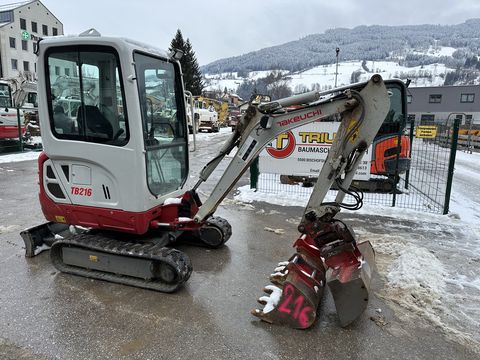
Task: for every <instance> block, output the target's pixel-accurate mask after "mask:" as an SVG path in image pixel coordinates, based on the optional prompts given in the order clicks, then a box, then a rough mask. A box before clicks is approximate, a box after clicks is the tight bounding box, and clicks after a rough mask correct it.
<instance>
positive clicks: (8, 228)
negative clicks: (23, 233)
mask: <svg viewBox="0 0 480 360" xmlns="http://www.w3.org/2000/svg"><path fill="white" fill-rule="evenodd" d="M18 229H19V227H18V226H17V225H0V234H6V233H10V232H13V231H15V230H18Z"/></svg>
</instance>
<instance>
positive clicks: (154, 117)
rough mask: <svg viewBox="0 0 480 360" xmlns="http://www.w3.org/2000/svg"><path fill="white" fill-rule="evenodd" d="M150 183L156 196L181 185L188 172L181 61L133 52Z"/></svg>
mask: <svg viewBox="0 0 480 360" xmlns="http://www.w3.org/2000/svg"><path fill="white" fill-rule="evenodd" d="M134 60H135V67H136V75H137V86H138V94H139V98H140V99H139V100H140V108H141V114H142V125H143V137H144V145H145V157H146V158H145V161H146V169H147V184H148V187H149V189H150V192H151V193H152V194H153V195H155V196H162V195H165V194H168V193H171V192H173V191H175V190H177V189H179V188H181V187H182V186H183V184H184V182H185V181H186V179H187V175H188V142H187V139H188V138H187V136H188V131H187V122H186V115H185V104H184V93H183V85H182V80H181V75H180V68H179V66H178V63H176V62H172V61H170V60H166V59H162V58H158V57H155V56H152V55H147V54H144V53H140V52H136V53H134Z"/></svg>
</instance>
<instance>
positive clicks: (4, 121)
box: [0, 80, 25, 139]
mask: <svg viewBox="0 0 480 360" xmlns="http://www.w3.org/2000/svg"><path fill="white" fill-rule="evenodd" d="M18 115H20V120H19V119H18ZM19 121H20V124H21V129H20V133H21V135H23V134H24V133H25V125H24V115H23V110H18V112H17V109H16V108H15V107H14V106H13V100H12V89H11V87H10V85H9V83H8V81H4V80H0V139H15V138H18V135H19V131H18V123H19Z"/></svg>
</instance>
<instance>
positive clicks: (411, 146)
mask: <svg viewBox="0 0 480 360" xmlns="http://www.w3.org/2000/svg"><path fill="white" fill-rule="evenodd" d="M414 131H415V119H411V120H410V151H409V152H408V158H409V159H410V164H411V163H412V148H413V134H414ZM409 181H410V166H409V167H408V169H407V172H406V173H405V189H408V184H409Z"/></svg>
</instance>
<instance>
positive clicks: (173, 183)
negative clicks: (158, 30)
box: [38, 35, 188, 231]
mask: <svg viewBox="0 0 480 360" xmlns="http://www.w3.org/2000/svg"><path fill="white" fill-rule="evenodd" d="M38 56H39V59H38V73H39V74H38V76H39V101H40V121H41V128H42V137H43V145H44V151H45V154H46V155H47V157H48V160H46V161H45V165H44V166H45V167H46V168H45V170H46V171H45V172H44V174H45V176H44V182H45V185H46V186H45V189H46V193H47V196H48V197H49V198H50V199H51V200H53V201H54V202H55V203H63V204H72V205H84V206H93V207H95V208H108V209H119V210H122V211H126V212H131V213H136V214H137V213H139V212H144V211H147V210H149V209H152V208H153V207H155V206H156V205H159V204H161V203H163V201H164V200H165V199H166V198H171V197H174V196H178V195H180V194H181V193H182V187H183V185H184V183H185V181H186V179H187V175H188V132H187V124H186V115H185V103H184V98H185V96H184V92H183V83H182V76H181V70H180V65H179V63H178V61H177V60H175V59H174V58H172V57H171V56H170V55H169V54H168V53H167V52H165V51H162V50H157V49H152V48H151V47H149V46H147V45H143V44H140V43H137V42H133V41H129V40H126V39H120V38H108V37H101V36H95V35H94V36H90V35H88V36H78V37H59V38H51V39H50V38H47V39H45V40H42V41H41V42H40V43H39V53H38ZM66 104H67V106H65V105H66ZM47 167H48V168H47ZM47 170H48V173H50V175H52V176H53V178H48V176H47V175H48V173H47ZM145 231H146V228H145Z"/></svg>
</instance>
